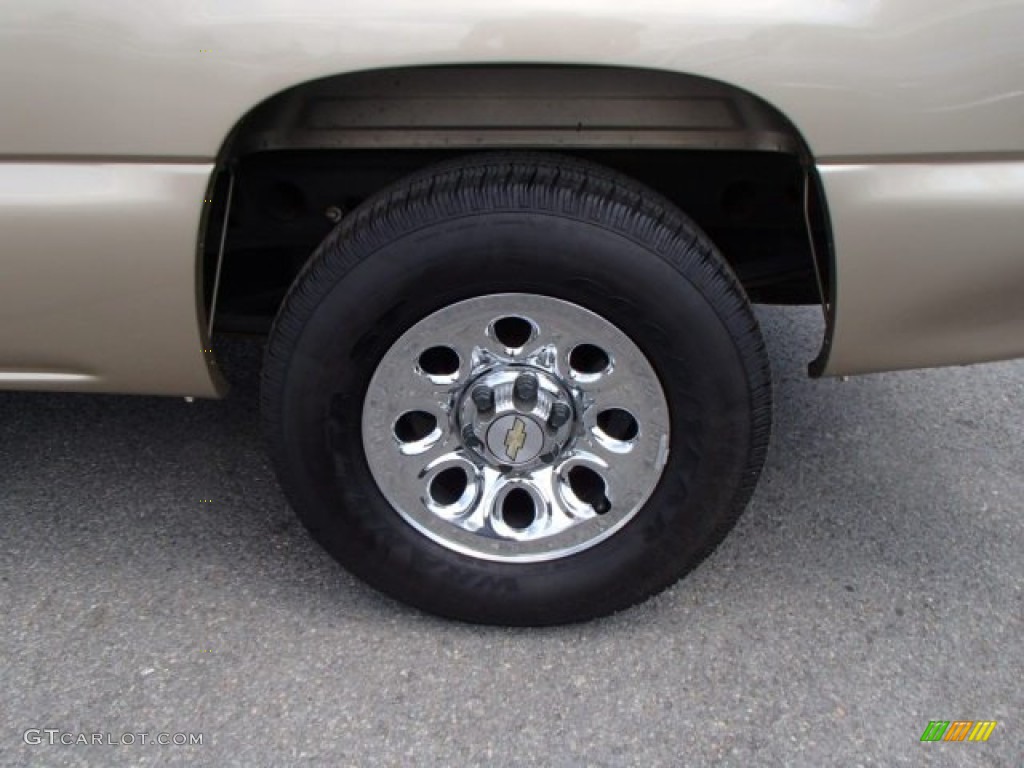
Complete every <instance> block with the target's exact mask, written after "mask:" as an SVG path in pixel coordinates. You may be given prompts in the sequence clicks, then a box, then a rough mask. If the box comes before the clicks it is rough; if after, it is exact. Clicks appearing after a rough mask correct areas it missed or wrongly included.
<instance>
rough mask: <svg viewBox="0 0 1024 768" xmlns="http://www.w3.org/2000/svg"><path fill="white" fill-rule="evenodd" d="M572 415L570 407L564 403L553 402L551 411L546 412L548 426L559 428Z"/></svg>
mask: <svg viewBox="0 0 1024 768" xmlns="http://www.w3.org/2000/svg"><path fill="white" fill-rule="evenodd" d="M571 416H572V409H571V408H570V407H569V406H568V405H567V404H565V403H555V404H554V405H552V406H551V413H549V414H548V426H549V427H550V428H551V429H561V428H562V427H563V426H565V424H566V423H567V422H568V421H569V419H570V417H571Z"/></svg>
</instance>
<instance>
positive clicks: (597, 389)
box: [362, 293, 670, 562]
mask: <svg viewBox="0 0 1024 768" xmlns="http://www.w3.org/2000/svg"><path fill="white" fill-rule="evenodd" d="M503 317H521V318H525V319H527V320H528V321H529V322H530V323H531V326H532V332H531V337H532V338H531V339H530V341H528V342H527V343H526V344H525V345H523V346H522V347H519V348H513V347H508V346H506V345H504V344H502V343H501V342H500V341H499V340H498V339H496V338H495V337H494V333H493V324H494V323H495V321H496V320H498V319H500V318H503ZM582 344H591V345H597V346H598V347H600V349H602V350H604V351H606V352H607V353H608V365H607V367H606V369H605V370H603V371H602V372H600V373H587V372H579V371H576V370H574V369H573V368H572V366H571V365H570V362H569V359H570V358H569V356H570V353H571V352H572V350H573V349H574V348H575V347H577V346H578V345H582ZM433 346H444V347H448V348H449V349H453V350H455V351H456V352H457V354H458V357H459V369H458V371H456V372H452V373H450V374H448V375H446V376H430V375H425V374H424V373H423V372H422V370H421V369H420V367H419V364H418V362H417V361H418V360H419V358H420V355H421V354H422V353H423V351H424V350H425V349H428V348H430V347H433ZM523 370H531V371H536V372H537V374H538V375H539V376H540V377H541V378H542V379H543V381H542V387H541V388H542V389H543V388H544V387H545V386H547V388H548V389H549V390H554V389H556V388H561V389H562V390H564V393H565V394H564V395H553V396H552V399H559V398H563V399H562V400H559V401H560V402H562V401H564V402H566V403H568V404H569V405H570V407H571V409H572V417H571V418H570V419H569V421H568V422H567V423H566V425H565V426H564V427H560V428H559V429H558V430H555V434H554V436H553V435H552V434H551V432H552V431H551V429H550V428H548V427H546V425H545V424H544V423H543V422H542V420H541V416H538V415H537V414H536V413H532V412H530V413H529V414H527V412H526V411H525V410H524V411H509V410H506V411H499V413H500V415H499V417H498V418H495V419H492V420H491V421H489V422H486V423H485V421H484V420H481V424H484V426H485V427H488V428H489V427H490V426H493V424H494V423H495V422H497V421H498V420H499V419H503V418H506V417H507V416H510V415H512V414H513V413H519V415H520V416H526V415H529V418H531V419H532V420H533V423H534V425H535V426H537V427H538V428H540V429H542V430H544V429H547V431H546V432H545V435H546V437H547V438H549V440H548V442H546V443H545V450H542V451H540V453H539V454H538V456H537V457H531V461H528V462H523V463H522V464H521V465H518V466H517V465H502V464H501V462H498V461H495V460H494V456H493V455H491V454H493V453H494V452H493V451H491V452H489V451H488V449H487V446H486V432H482V433H481V434H480V437H482V438H484V441H483V442H484V445H483V447H482V448H481V447H480V446H472V447H471V446H469V445H467V441H466V438H465V436H464V429H465V427H466V426H467V420H468V421H472V418H473V416H472V414H475V413H476V410H475V408H476V406H474V404H473V402H472V399H471V393H472V390H473V388H474V387H475V386H477V385H479V384H480V382H481V381H484V382H489V381H491V380H500V379H501V378H502V376H503V375H504V374H505V373H507V372H509V371H512V372H517V371H523ZM489 376H490V377H492V379H488V378H487V377H489ZM495 377H496V378H495ZM544 377H548V378H547V379H545V378H544ZM505 378H507V376H506V377H505ZM505 407H506V408H507V406H505ZM547 407H548V408H550V403H548V404H547ZM614 408H622V409H625V410H627V411H628V412H629V413H630V414H633V415H634V416H635V418H636V422H637V424H638V434H637V435H636V437H635V438H634V439H633V440H630V441H617V440H615V439H614V438H613V437H611V436H609V435H606V434H605V433H604V432H603V431H602V430H601V429H600V427H599V426H598V424H597V414H598V413H599V412H601V411H603V410H608V409H614ZM410 410H420V411H424V412H426V413H429V414H430V415H432V416H433V417H434V418H435V419H436V425H437V428H436V429H435V431H434V432H432V433H431V435H429V436H428V437H426V438H424V439H423V440H421V441H419V443H415V444H413V448H414V450H409V445H408V444H405V445H403V444H402V443H401V442H400V441H399V440H398V439H397V438H396V436H395V434H394V432H393V428H392V425H393V424H394V422H395V420H396V419H398V418H399V416H401V415H402V414H403V413H405V412H408V411H410ZM538 412H539V413H540V414H543V413H544V408H540V409H539V411H538ZM467 414H469V415H468V416H467ZM552 423H554V422H552ZM469 426H470V427H473V426H474V425H473V424H470V425H469ZM437 432H440V434H437ZM362 439H363V447H364V450H365V453H366V458H367V463H368V465H369V468H370V471H371V474H372V475H373V478H374V480H375V482H376V483H377V486H378V488H379V489H380V491H381V493H382V494H383V496H384V497H385V499H386V500H387V501H388V502H389V503H390V505H391V506H392V507H393V508H394V509H395V511H396V512H397V513H398V514H399V515H400V516H401V517H402V518H403V519H404V520H405V521H406V522H407V523H409V524H410V525H412V526H413V527H414V528H415V529H416V530H418V531H419V532H420V533H422V534H423V535H425V536H427V537H428V538H430V539H431V540H433V541H435V542H436V543H438V544H440V545H442V546H444V547H446V548H447V549H450V550H453V551H455V552H459V553H461V554H464V555H467V556H470V557H475V558H480V559H485V560H492V561H504V562H540V561H547V560H554V559H559V558H562V557H568V556H570V555H573V554H576V553H578V552H581V551H583V550H586V549H589V548H590V547H593V546H595V545H597V544H599V543H600V542H601V541H604V540H606V539H607V538H608V537H610V536H611V535H613V534H614V533H616V532H617V531H619V530H620V529H621V528H622V527H623V526H625V525H626V524H627V523H629V522H630V520H632V519H633V518H634V517H635V516H636V514H637V512H639V511H640V509H642V507H643V505H644V504H645V503H646V502H647V501H648V499H649V498H650V496H651V495H652V494H653V493H654V491H655V489H656V487H657V485H658V482H659V481H660V479H661V475H662V473H663V470H664V466H665V463H666V462H667V459H668V451H669V445H670V429H669V409H668V404H667V401H666V399H665V395H664V390H663V388H662V385H661V382H660V380H659V379H658V377H657V375H656V373H655V372H654V369H653V367H652V366H651V364H650V362H649V361H648V360H647V358H646V357H645V356H644V354H643V353H642V352H641V350H640V349H639V347H638V346H637V345H636V344H635V343H634V342H633V341H632V340H631V339H629V338H628V337H627V336H626V335H625V334H624V333H623V332H622V331H621V330H619V329H618V328H617V327H616V326H614V325H613V324H612V323H610V322H609V321H608V320H606V319H604V318H603V317H601V316H600V315H599V314H597V313H595V312H592V311H591V310H589V309H585V308H583V307H581V306H579V305H577V304H573V303H571V302H568V301H565V300H563V299H558V298H553V297H550V296H543V295H539V294H513V293H506V294H491V295H486V296H479V297H475V298H472V299H467V300H465V301H460V302H457V303H455V304H452V305H449V306H447V307H444V308H442V309H440V310H438V311H437V312H434V313H432V314H431V315H428V316H427V317H425V318H423V319H422V320H420V321H419V322H417V323H416V324H414V325H413V326H412V327H411V328H409V329H408V330H407V331H406V332H405V333H404V334H403V335H402V336H401V337H399V339H398V340H397V341H396V342H395V343H394V344H393V345H392V347H391V348H390V349H389V350H388V351H387V352H386V353H385V355H384V357H383V358H382V360H381V361H380V363H379V364H378V366H377V369H376V370H375V371H374V374H373V376H372V377H371V381H370V385H369V387H368V390H367V393H366V397H365V399H364V403H363V414H362ZM470 439H472V436H470ZM549 446H556V447H557V451H556V454H555V455H554V456H553V457H551V456H549V451H548V450H547V448H548V447H549ZM538 457H544V458H545V459H546V460H545V461H540V460H539V458H538ZM449 467H461V468H463V469H464V471H465V475H466V484H465V488H464V489H463V490H462V492H461V493H459V494H458V499H457V500H456V501H455V502H454V503H452V504H450V505H440V504H438V503H437V501H436V499H434V498H432V495H431V491H430V487H429V483H430V482H432V479H433V478H436V476H437V475H438V474H439V473H441V472H443V471H444V469H446V468H449ZM574 467H584V468H586V469H587V470H588V471H591V472H593V473H595V474H596V475H597V476H598V477H599V478H600V479H601V480H602V481H603V482H604V487H605V494H606V498H605V501H609V504H610V509H609V510H608V511H607V512H606V513H605V514H598V513H596V512H595V510H596V509H598V508H599V507H600V506H601V505H599V504H594V503H590V502H585V501H582V500H581V499H580V498H579V496H578V495H577V493H576V491H574V490H573V484H572V482H571V481H570V478H569V472H570V471H571V470H572V469H573V468H574ZM516 488H521V489H523V490H525V491H526V492H527V494H529V495H530V497H531V498H532V500H533V505H534V507H533V510H534V513H535V517H534V519H533V521H532V522H530V523H529V524H528V525H525V526H520V527H516V526H511V525H508V524H506V523H505V521H503V519H502V515H503V513H502V509H504V507H503V506H501V504H500V503H501V502H502V499H503V498H505V497H506V496H507V495H508V494H509V493H510V492H511V491H512V490H514V489H516ZM522 498H523V497H521V496H520V497H519V499H520V500H521V499H522Z"/></svg>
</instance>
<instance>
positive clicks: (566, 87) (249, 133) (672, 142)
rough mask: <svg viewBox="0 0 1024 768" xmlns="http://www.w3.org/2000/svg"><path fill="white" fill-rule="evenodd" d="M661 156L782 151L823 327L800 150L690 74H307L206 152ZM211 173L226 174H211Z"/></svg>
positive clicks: (717, 84)
mask: <svg viewBox="0 0 1024 768" xmlns="http://www.w3.org/2000/svg"><path fill="white" fill-rule="evenodd" d="M486 149H502V150H508V149H533V150H549V151H550V150H553V151H566V152H583V153H585V152H591V151H594V152H609V151H617V152H629V153H637V152H642V151H648V150H650V151H660V152H670V153H680V154H681V153H686V154H687V155H696V154H698V153H705V154H708V155H712V156H714V157H716V158H717V157H724V156H726V155H727V154H729V153H737V152H739V153H751V154H756V155H760V156H763V155H772V156H785V157H788V158H792V160H793V161H794V163H798V164H799V167H800V168H801V169H802V173H803V175H804V184H805V186H806V189H805V190H804V198H805V199H804V201H803V205H804V211H803V215H804V219H805V221H806V224H807V240H808V242H809V243H810V247H809V251H810V254H811V259H812V260H813V262H814V272H815V282H816V285H815V294H816V295H817V296H818V297H819V298H820V303H821V305H822V307H823V309H824V310H825V313H826V325H827V329H826V334H825V339H824V343H823V347H822V356H821V358H819V359H822V358H823V357H824V355H825V351H826V350H827V347H828V343H829V337H830V335H831V330H830V329H831V320H830V317H829V315H830V311H831V306H832V304H833V297H834V295H835V290H834V286H833V285H832V280H833V277H832V276H833V275H834V273H835V269H834V255H833V253H832V248H831V237H830V222H829V217H828V212H827V207H826V204H825V200H824V196H823V191H822V187H821V184H820V182H819V180H818V178H817V172H816V170H815V165H814V158H813V155H812V152H811V149H810V146H809V144H808V142H807V141H806V139H805V138H804V136H803V134H802V133H801V131H800V130H799V128H798V127H797V126H796V125H795V124H794V123H793V122H792V121H791V120H790V119H789V118H788V117H787V115H786V114H785V113H784V112H783V111H782V110H780V109H779V108H777V107H776V106H774V105H773V104H771V103H769V102H768V101H766V100H765V99H763V98H762V97H760V96H759V95H757V94H755V93H752V92H750V91H749V90H747V89H745V88H742V87H739V86H737V85H734V84H732V83H728V82H724V81H721V80H716V79H713V78H709V77H706V76H702V75H694V74H687V73H681V72H675V71H668V70H658V69H645V68H633V67H621V66H616V67H609V66H590V65H565V64H559V65H551V64H514V65H513V64H489V65H485V64H472V65H445V66H403V67H396V68H385V69H369V70H360V71H354V72H349V73H343V74H337V75H331V76H327V77H322V78H317V79H312V80H306V81H303V82H299V83H296V84H294V85H292V86H290V87H288V88H284V89H282V90H279V91H277V92H276V93H274V94H272V95H270V96H268V97H267V98H265V99H263V100H262V101H260V102H258V103H257V104H255V105H253V106H252V107H251V108H250V109H249V110H248V111H247V112H246V113H245V114H243V115H242V116H241V117H240V118H239V119H238V120H237V121H236V123H235V124H234V125H233V127H232V128H231V130H230V132H229V133H228V135H227V136H226V137H225V138H224V140H223V142H222V144H221V147H220V150H219V152H218V155H217V167H218V169H220V171H222V172H223V171H229V170H230V169H232V168H233V167H236V166H237V164H238V163H239V162H240V161H242V160H244V159H245V158H248V157H252V156H256V155H261V154H264V153H267V154H269V153H287V152H303V151H309V150H314V151H315V150H339V151H359V152H362V151H369V152H405V151H418V150H419V151H443V152H469V151H477V150H486ZM219 175H220V176H222V177H225V176H228V175H229V174H226V173H221V174H219ZM221 182H222V183H221V184H220V186H219V187H218V184H217V179H214V180H212V181H211V195H210V197H212V198H213V199H214V200H215V203H214V205H212V206H207V207H206V209H205V216H204V231H205V236H204V237H203V238H202V239H201V242H202V246H201V248H200V259H199V263H198V265H197V266H198V268H199V274H200V276H201V278H202V281H203V284H204V290H203V292H202V294H201V295H202V298H203V302H204V303H203V310H204V312H203V314H204V316H209V315H210V314H212V313H213V312H214V311H215V302H216V295H215V293H214V290H213V288H214V284H215V282H216V278H215V276H216V275H217V274H218V270H217V268H216V263H217V262H218V261H219V256H220V247H219V246H220V242H221V238H219V237H218V236H217V235H218V234H219V230H220V229H221V228H222V226H223V224H224V222H225V221H226V215H225V211H224V210H223V208H224V206H225V203H226V198H227V195H226V194H225V193H226V191H227V189H228V185H227V184H225V183H223V178H222V179H221Z"/></svg>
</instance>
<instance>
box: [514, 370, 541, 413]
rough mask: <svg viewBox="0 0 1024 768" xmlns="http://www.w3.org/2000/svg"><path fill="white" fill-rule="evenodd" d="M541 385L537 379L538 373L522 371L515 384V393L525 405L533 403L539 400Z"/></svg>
mask: <svg viewBox="0 0 1024 768" xmlns="http://www.w3.org/2000/svg"><path fill="white" fill-rule="evenodd" d="M539 387H540V383H539V382H538V381H537V375H536V374H533V373H521V374H519V376H518V377H517V378H516V383H515V385H514V386H513V390H512V391H513V394H514V395H515V398H516V400H517V401H519V402H520V403H521V404H523V405H531V406H532V405H533V404H534V403H536V402H537V391H538V388H539Z"/></svg>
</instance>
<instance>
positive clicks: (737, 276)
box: [0, 0, 1024, 625]
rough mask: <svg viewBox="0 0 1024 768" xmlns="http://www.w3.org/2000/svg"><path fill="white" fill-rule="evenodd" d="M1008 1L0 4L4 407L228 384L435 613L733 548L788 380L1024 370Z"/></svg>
mask: <svg viewBox="0 0 1024 768" xmlns="http://www.w3.org/2000/svg"><path fill="white" fill-rule="evenodd" d="M1022 38H1024V3H1022V2H1020V0H1011V1H1010V2H1007V1H1005V0H998V1H996V0H950V1H949V2H941V3H937V2H934V0H813V2H812V1H811V0H734V1H733V2H718V1H716V2H712V1H711V0H685V1H684V0H672V1H669V0H634V2H631V3H621V2H610V1H609V0H588V2H578V1H574V0H545V2H538V1H537V0H510V1H509V2H505V3H481V2H470V1H469V0H436V2H431V3H424V2H418V1H417V2H413V0H379V2H375V3H356V2H352V1H351V0H332V1H328V0H246V1H245V2H242V1H241V0H195V1H194V2H181V1H180V0H149V1H148V2H146V3H138V2H134V1H130V0H109V1H107V2H98V1H97V0H86V1H85V2H83V1H82V0H47V2H43V3H6V4H4V5H3V7H2V8H0V97H2V98H0V105H2V107H0V316H2V319H3V322H2V323H0V388H4V389H25V390H51V391H80V392H110V393H137V394H148V395H168V396H179V397H186V398H196V397H200V398H218V397H222V396H224V395H225V394H226V391H227V388H226V384H225V381H224V377H223V376H222V375H221V374H220V372H219V370H218V367H217V355H216V344H215V341H214V339H216V338H220V336H219V334H222V333H249V334H254V333H255V334H264V335H265V336H266V352H265V362H264V367H263V372H262V395H261V407H262V419H263V425H264V431H265V435H266V442H267V445H268V449H269V452H270V454H271V456H272V458H273V463H274V466H275V467H276V472H277V474H278V477H279V479H280V482H281V485H282V487H283V489H284V491H285V493H286V495H287V497H288V499H289V502H290V504H291V505H292V506H293V508H294V510H295V512H296V513H297V515H298V516H299V517H300V518H301V519H302V521H303V522H304V524H305V525H306V526H307V528H308V529H309V531H310V532H311V533H312V535H313V536H314V537H315V538H316V539H317V540H318V541H319V542H320V543H321V544H322V545H323V546H324V547H325V548H326V549H327V550H328V551H330V553H331V554H332V555H333V556H334V557H335V558H336V559H337V560H338V561H339V562H340V563H341V564H343V565H344V566H345V567H346V568H348V569H350V570H351V571H352V572H353V573H355V574H356V575H358V576H359V577H361V578H362V579H364V580H365V581H367V582H368V583H370V584H372V585H374V586H375V587H377V588H378V589H381V590H383V591H384V592H386V593H388V594H390V595H392V596H394V597H396V598H398V599H400V600H403V601H405V602H407V603H410V604H412V605H414V606H417V607H419V608H420V609H423V610H426V611H430V612H434V613H437V614H440V615H443V616H448V617H452V618H456V619H460V620H464V621H471V622H482V623H499V624H521V625H542V624H553V623H561V622H571V621H581V620H586V619H590V618H594V617H597V616H601V615H604V614H608V613H610V612H613V611H618V610H622V609H624V608H627V607H628V606H630V605H633V604H635V603H637V602H639V601H641V600H644V599H645V598H647V597H649V596H650V595H652V594H654V593H656V592H658V591H660V590H662V589H664V588H665V587H667V586H668V585H670V584H672V583H674V582H675V581H676V580H678V579H679V578H680V577H682V576H683V575H684V574H685V573H687V572H688V571H689V570H691V569H692V568H694V567H695V566H697V565H698V564H699V563H700V562H701V560H702V559H703V558H704V557H706V556H707V554H708V553H709V552H710V551H712V549H713V548H714V547H715V546H716V545H717V544H718V543H719V542H720V541H721V540H722V539H723V537H724V536H726V534H727V533H728V531H729V530H730V528H731V527H732V526H733V524H734V523H735V521H736V519H737V517H738V516H739V515H740V513H741V512H742V510H743V508H744V506H745V505H746V503H747V501H748V499H749V497H750V495H751V493H752V492H753V490H754V487H755V484H756V483H757V480H758V474H759V472H760V469H761V466H762V463H763V461H764V458H765V452H766V449H767V447H768V441H769V435H770V429H771V418H772V388H771V374H770V368H769V361H768V359H767V355H766V351H765V346H764V344H763V341H762V337H761V333H760V330H759V328H758V323H757V320H756V318H755V315H754V314H753V312H752V311H751V305H752V303H757V302H761V303H774V304H804V305H815V306H818V307H820V308H821V311H822V313H823V316H824V318H825V323H824V328H825V332H824V337H823V338H822V343H821V351H820V354H819V355H818V356H817V358H816V359H815V360H813V361H809V375H811V376H814V377H820V376H845V375H851V374H860V373H867V372H873V371H890V370H895V369H905V368H915V367H927V366H942V365H960V364H967V363H978V362H984V361H992V360H1001V359H1008V358H1012V357H1015V356H1024V224H1022V222H1024V46H1022V45H1021V40H1022Z"/></svg>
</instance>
